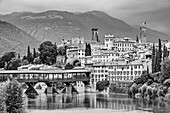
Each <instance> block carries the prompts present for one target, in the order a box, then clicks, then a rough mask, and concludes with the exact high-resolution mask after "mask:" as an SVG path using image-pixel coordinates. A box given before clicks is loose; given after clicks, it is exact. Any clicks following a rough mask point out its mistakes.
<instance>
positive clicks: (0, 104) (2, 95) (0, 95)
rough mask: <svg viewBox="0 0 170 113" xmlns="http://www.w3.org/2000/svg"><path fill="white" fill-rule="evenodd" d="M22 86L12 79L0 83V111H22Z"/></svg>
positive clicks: (20, 112) (18, 112)
mask: <svg viewBox="0 0 170 113" xmlns="http://www.w3.org/2000/svg"><path fill="white" fill-rule="evenodd" d="M23 101H24V99H23V96H22V87H21V85H20V84H19V83H18V82H17V81H16V80H14V79H12V80H8V81H6V82H3V83H1V84H0V111H1V112H2V113H22V112H23Z"/></svg>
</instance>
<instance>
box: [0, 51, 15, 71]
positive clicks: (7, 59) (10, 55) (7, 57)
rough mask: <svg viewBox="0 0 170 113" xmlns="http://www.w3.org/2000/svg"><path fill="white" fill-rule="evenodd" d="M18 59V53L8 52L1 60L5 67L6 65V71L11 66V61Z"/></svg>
mask: <svg viewBox="0 0 170 113" xmlns="http://www.w3.org/2000/svg"><path fill="white" fill-rule="evenodd" d="M15 57H16V53H15V52H6V53H4V55H3V56H2V58H1V63H2V64H1V65H3V63H5V65H4V69H7V66H8V65H9V62H10V61H11V59H12V58H15Z"/></svg>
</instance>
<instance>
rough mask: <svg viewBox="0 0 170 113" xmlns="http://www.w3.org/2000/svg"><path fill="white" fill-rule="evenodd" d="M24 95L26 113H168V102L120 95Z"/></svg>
mask: <svg viewBox="0 0 170 113" xmlns="http://www.w3.org/2000/svg"><path fill="white" fill-rule="evenodd" d="M38 93H39V95H38V96H36V97H28V96H27V95H24V97H25V100H24V103H25V111H26V112H27V113H47V112H48V113H71V112H74V113H104V112H106V113H170V102H166V103H165V102H158V101H147V100H142V99H141V100H139V99H132V98H128V96H127V95H122V94H98V93H80V94H53V95H52V94H47V95H46V94H45V93H44V92H43V91H42V90H38Z"/></svg>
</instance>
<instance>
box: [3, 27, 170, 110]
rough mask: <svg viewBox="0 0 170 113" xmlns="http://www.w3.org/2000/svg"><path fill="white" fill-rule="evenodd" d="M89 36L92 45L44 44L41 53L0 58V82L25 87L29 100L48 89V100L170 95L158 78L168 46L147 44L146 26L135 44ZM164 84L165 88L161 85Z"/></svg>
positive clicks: (70, 42)
mask: <svg viewBox="0 0 170 113" xmlns="http://www.w3.org/2000/svg"><path fill="white" fill-rule="evenodd" d="M91 34H92V35H91V40H86V39H85V38H84V37H73V38H71V39H69V40H67V39H62V40H61V42H59V43H57V44H56V43H54V42H51V41H45V42H42V43H41V45H40V46H39V48H38V52H37V49H35V48H33V53H32V52H31V50H30V49H31V48H30V47H29V46H28V49H27V55H25V56H21V55H20V54H19V53H16V52H6V53H4V55H3V56H2V57H0V67H1V71H0V74H1V75H2V76H0V80H1V81H2V82H3V81H4V80H5V81H7V82H9V80H10V79H12V82H14V83H13V84H15V81H13V79H17V80H18V81H20V82H21V83H22V82H24V84H23V83H22V85H23V86H24V87H27V90H26V91H25V94H27V95H32V94H34V95H38V92H37V90H39V89H45V91H44V92H45V93H46V94H54V93H57V94H58V93H68V94H73V93H76V94H81V93H97V94H98V93H99V94H100V93H101V94H110V93H120V94H126V95H129V96H132V97H135V98H139V97H143V98H148V99H151V98H155V97H156V96H153V95H154V93H153V92H154V91H155V90H156V91H157V92H159V93H158V95H157V96H158V97H162V98H163V97H164V96H165V95H166V94H168V95H169V93H167V91H168V88H169V87H168V86H166V85H165V84H168V83H169V81H167V80H169V79H168V77H166V76H165V77H160V73H161V65H162V64H163V62H164V61H166V59H169V51H170V42H169V41H168V40H161V39H159V40H158V43H152V42H148V41H147V30H146V27H145V26H142V27H141V28H140V34H139V36H138V35H137V36H136V37H135V38H136V39H134V38H132V37H123V36H119V35H115V34H105V35H104V36H103V37H102V38H101V37H100V38H99V35H98V34H99V30H98V28H93V29H91ZM164 65H165V64H164ZM167 69H168V68H164V70H167ZM7 70H8V71H7ZM9 70H10V71H9ZM165 72H166V71H165ZM8 75H9V76H8ZM165 75H166V74H165ZM161 80H162V81H166V83H165V84H163V85H160V84H161V82H160V81H161ZM37 83H38V84H37ZM163 83H164V82H163ZM153 84H154V85H153ZM155 84H156V85H155ZM164 85H165V86H166V87H165V86H164ZM2 86H3V85H2ZM157 86H159V87H158V88H157V89H156V87H157ZM153 87H154V88H155V89H154V88H153ZM162 87H163V88H164V89H161V88H162ZM144 89H145V90H144ZM152 89H153V91H152ZM10 91H11V89H10ZM21 91H22V90H21ZM149 91H151V92H152V93H148V92H149ZM144 92H145V93H144ZM161 92H165V93H161ZM156 94H157V93H156ZM92 104H93V103H92ZM115 104H117V103H115ZM112 107H113V106H112ZM21 108H22V107H21Z"/></svg>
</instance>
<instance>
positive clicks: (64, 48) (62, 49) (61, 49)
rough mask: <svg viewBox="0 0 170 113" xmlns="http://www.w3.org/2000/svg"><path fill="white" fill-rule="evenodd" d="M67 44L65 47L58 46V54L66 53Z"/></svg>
mask: <svg viewBox="0 0 170 113" xmlns="http://www.w3.org/2000/svg"><path fill="white" fill-rule="evenodd" d="M66 48H67V47H66V46H63V47H59V48H58V54H59V55H66Z"/></svg>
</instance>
